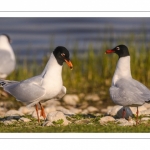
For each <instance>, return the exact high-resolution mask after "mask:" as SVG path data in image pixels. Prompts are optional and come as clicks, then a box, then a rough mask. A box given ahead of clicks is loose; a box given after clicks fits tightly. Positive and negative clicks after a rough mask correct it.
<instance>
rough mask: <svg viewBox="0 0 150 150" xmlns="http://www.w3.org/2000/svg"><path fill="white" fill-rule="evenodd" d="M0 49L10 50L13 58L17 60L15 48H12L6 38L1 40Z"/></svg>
mask: <svg viewBox="0 0 150 150" xmlns="http://www.w3.org/2000/svg"><path fill="white" fill-rule="evenodd" d="M0 50H5V51H8V52H9V53H10V55H11V58H12V59H13V60H15V54H14V52H13V49H12V47H11V45H10V44H9V43H8V42H7V41H6V40H5V39H4V40H3V39H1V40H0Z"/></svg>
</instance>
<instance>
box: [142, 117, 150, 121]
mask: <svg viewBox="0 0 150 150" xmlns="http://www.w3.org/2000/svg"><path fill="white" fill-rule="evenodd" d="M149 120H150V118H149V117H144V118H142V119H141V121H149Z"/></svg>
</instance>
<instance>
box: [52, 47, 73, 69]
mask: <svg viewBox="0 0 150 150" xmlns="http://www.w3.org/2000/svg"><path fill="white" fill-rule="evenodd" d="M53 54H54V56H55V58H56V60H57V62H58V64H59V65H63V62H66V63H67V65H68V66H69V67H70V69H72V68H73V65H72V63H71V61H70V58H69V51H68V50H67V49H66V48H65V47H63V46H58V47H56V48H55V50H54V51H53Z"/></svg>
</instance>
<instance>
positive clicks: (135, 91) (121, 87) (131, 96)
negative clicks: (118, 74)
mask: <svg viewBox="0 0 150 150" xmlns="http://www.w3.org/2000/svg"><path fill="white" fill-rule="evenodd" d="M110 95H111V98H112V100H113V101H114V103H116V104H118V105H122V106H128V105H135V106H136V105H142V104H143V103H145V102H146V101H148V100H149V99H150V91H149V89H148V88H147V87H145V86H144V85H143V84H141V83H140V82H138V81H136V80H134V79H130V80H126V79H120V80H119V81H117V83H116V85H115V86H112V87H111V88H110Z"/></svg>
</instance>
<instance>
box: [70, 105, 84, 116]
mask: <svg viewBox="0 0 150 150" xmlns="http://www.w3.org/2000/svg"><path fill="white" fill-rule="evenodd" d="M68 109H69V111H71V112H72V113H73V114H79V113H81V112H82V110H81V109H78V108H74V107H72V106H69V107H68Z"/></svg>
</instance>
